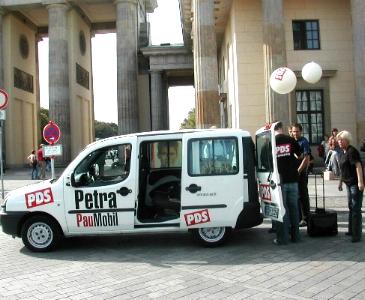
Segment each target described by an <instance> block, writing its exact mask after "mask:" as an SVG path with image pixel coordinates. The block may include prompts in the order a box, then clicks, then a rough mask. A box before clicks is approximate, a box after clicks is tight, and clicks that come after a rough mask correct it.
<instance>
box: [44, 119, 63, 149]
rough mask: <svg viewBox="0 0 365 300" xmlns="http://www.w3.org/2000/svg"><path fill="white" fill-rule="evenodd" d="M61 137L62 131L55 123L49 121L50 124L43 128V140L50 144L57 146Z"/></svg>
mask: <svg viewBox="0 0 365 300" xmlns="http://www.w3.org/2000/svg"><path fill="white" fill-rule="evenodd" d="M60 137H61V130H60V128H59V127H58V126H57V124H56V123H54V122H53V121H49V123H48V124H47V125H46V126H44V128H43V138H44V140H45V141H46V142H47V143H48V144H51V145H53V144H56V143H57V142H58V141H59V139H60Z"/></svg>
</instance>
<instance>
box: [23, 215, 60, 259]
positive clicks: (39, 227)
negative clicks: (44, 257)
mask: <svg viewBox="0 0 365 300" xmlns="http://www.w3.org/2000/svg"><path fill="white" fill-rule="evenodd" d="M21 236H22V240H23V243H24V245H25V246H26V247H27V248H28V249H29V250H31V251H33V252H47V251H50V250H52V249H53V248H55V247H56V245H57V244H58V242H59V241H60V239H61V235H60V231H59V229H58V226H57V224H56V223H55V222H54V221H53V220H52V219H51V218H49V217H46V216H34V217H31V218H29V219H28V220H26V221H25V223H24V224H23V227H22V231H21Z"/></svg>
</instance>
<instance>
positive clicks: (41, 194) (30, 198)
mask: <svg viewBox="0 0 365 300" xmlns="http://www.w3.org/2000/svg"><path fill="white" fill-rule="evenodd" d="M49 203H53V194H52V190H51V189H50V188H46V189H44V190H39V191H34V192H32V193H28V194H25V204H26V205H27V208H32V207H36V206H40V205H45V204H49Z"/></svg>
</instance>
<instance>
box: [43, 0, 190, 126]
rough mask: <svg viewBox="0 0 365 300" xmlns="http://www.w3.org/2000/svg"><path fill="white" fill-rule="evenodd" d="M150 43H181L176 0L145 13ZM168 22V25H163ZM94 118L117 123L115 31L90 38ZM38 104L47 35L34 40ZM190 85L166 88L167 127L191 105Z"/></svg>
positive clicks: (45, 64) (45, 74)
mask: <svg viewBox="0 0 365 300" xmlns="http://www.w3.org/2000/svg"><path fill="white" fill-rule="evenodd" d="M148 18H149V22H150V25H151V28H150V32H151V43H152V45H159V44H161V43H171V44H182V43H183V38H182V32H181V23H180V12H179V5H178V0H158V8H157V9H155V11H154V13H153V14H149V16H148ZM166 24H168V26H166ZM91 43H92V64H93V84H94V110H95V119H96V120H98V121H103V122H114V123H118V113H117V54H116V35H115V34H114V33H109V34H97V35H95V37H94V38H92V40H91ZM38 52H39V82H40V101H41V106H42V107H45V108H48V106H49V105H48V104H49V100H48V98H49V94H48V39H47V38H45V39H43V41H41V42H39V44H38ZM194 101H195V100H194V88H193V87H192V86H190V87H172V88H169V109H170V113H169V115H170V129H178V128H179V126H180V124H181V122H182V121H183V120H184V119H185V118H186V117H187V115H188V112H189V110H191V109H192V108H193V107H194V106H195V103H194Z"/></svg>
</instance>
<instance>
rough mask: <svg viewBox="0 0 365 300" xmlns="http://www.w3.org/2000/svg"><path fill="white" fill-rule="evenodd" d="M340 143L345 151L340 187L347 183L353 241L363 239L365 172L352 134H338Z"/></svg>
mask: <svg viewBox="0 0 365 300" xmlns="http://www.w3.org/2000/svg"><path fill="white" fill-rule="evenodd" d="M337 141H338V145H339V146H340V148H341V149H342V151H343V154H342V155H341V157H340V170H341V177H340V182H339V185H338V189H339V190H340V191H342V182H344V183H345V184H346V188H347V198H348V207H349V227H348V232H347V233H346V234H347V235H351V236H352V240H351V241H352V242H353V243H356V242H359V241H360V240H361V231H362V218H361V206H362V197H363V192H364V173H363V167H362V163H361V159H360V153H359V151H357V150H356V148H354V147H353V146H351V141H352V137H351V134H350V133H349V132H348V131H346V130H344V131H341V132H340V133H339V134H338V135H337Z"/></svg>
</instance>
